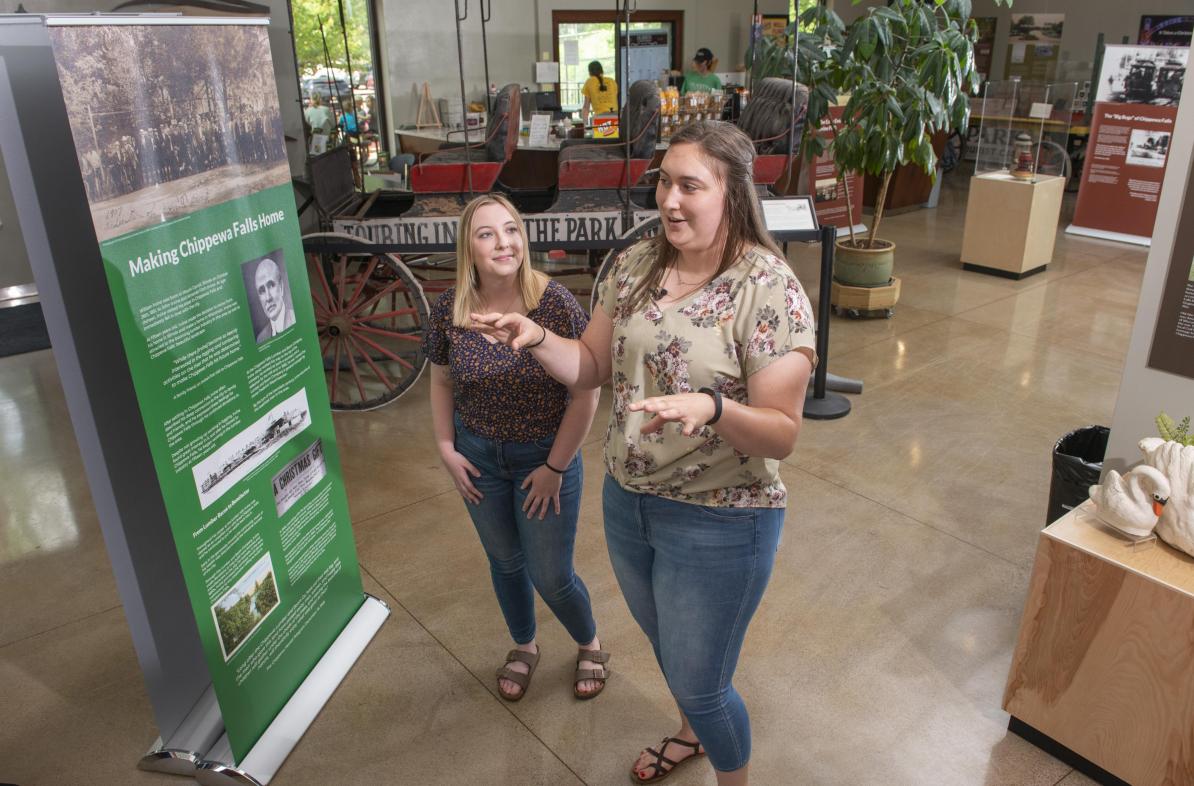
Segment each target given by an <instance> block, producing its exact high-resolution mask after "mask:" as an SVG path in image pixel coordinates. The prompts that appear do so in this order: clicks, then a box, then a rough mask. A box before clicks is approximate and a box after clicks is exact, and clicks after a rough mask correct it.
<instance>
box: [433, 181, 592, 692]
mask: <svg viewBox="0 0 1194 786" xmlns="http://www.w3.org/2000/svg"><path fill="white" fill-rule="evenodd" d="M526 247H527V240H526V230H525V229H524V227H523V223H522V219H521V217H520V216H519V215H518V212H517V211H516V210H515V209H514V206H513V205H511V204H510V203H509V201H507V200H506V199H505V198H504V197H502V196H501V195H498V194H491V195H486V196H481V197H478V198H477V199H474V200H473V201H472V202H470V203H469V204H468V206H467V207H466V208H465V209H464V214H463V215H462V216H461V217H460V230H459V233H458V236H457V244H456V248H457V263H456V286H454V287H452V288H451V289H448V290H447V291H445V292H444V293H443V294H442V295H441V296H440V297H439V299H438V300H436V302H435V305H434V306H433V308H432V310H431V324H430V326H429V329H428V331H427V336H426V339H425V344H426V350H427V356H428V358H429V359H430V360H431V363H432V366H431V417H432V420H433V421H434V424H435V440H436V446H437V447H438V448H439V454H440V459H441V460H442V461H443V464H444V468H445V469H447V470H448V474H450V475H451V476H452V482H453V483H454V484H455V485H456V490H457V491H459V492H460V495H461V496H462V497H464V499H465V500H466V501H467V502H469V503H470V504H469V505H468V506H467V508H468V512H469V516H470V517H471V518H472V520H473V524H474V526H475V527H476V529H477V534H478V535H479V536H480V538H481V544H482V546H484V548H485V553H486V555H487V556H488V557H489V571H490V575H491V577H492V579H493V588H494V592H495V593H496V594H497V599H498V605H499V606H500V607H501V610H502V614H503V616H504V617H505V619H506V625H507V627H508V628H509V630H510V636H511V638H513V640H514V649H512V650H510V652H509V653H508V654H507V655H506V662H505V665H504V666H502V667H501V668H499V669H498V675H497V676H498V693H500V694H501V696H502V698H504V699H507V700H509V701H518V700H519V699H521V698H522V697H523V694H524V693H525V692H526V689H527V686H528V685H529V684H530V679H531V675H532V674H533V673H534V670H535V666H536V665H538V662H539V647H538V644H536V642H535V597H534V592H533V591H532V590H534V591H538V593H539V595H540V597H542V598H543V600H544V602H545V603H547V605H548V607H549V608H550V609H551V610H552V612H553V613H554V614H555V615H556V618H557V619H559V621H560V623H561V624H562V625H563V626H564V628H565V629H566V630H567V631H568V633H569V634H570V635H571V636H572V638H573V639H574V640H575V641H576V643H577V646H578V651H577V660H576V675H575V683H574V687H573V691H574V693H575V695H576V696H577V698H581V699H590V698H593V697H594V696H596V695H597V694H598V693H600V692H601V691H602V690H603V689H604V687H605V680H606V677H607V676H608V672H607V670H606V667H605V663H606V662H607V661H608V660H609V654H608V653H606V652H604V651H602V650H601V644H600V642H599V641H598V639H597V626H596V623H595V622H594V621H593V609H592V604H591V603H590V601H589V593H588V590H587V589H586V588H585V585H584V582H582V581H581V580H580V577H579V576H577V575H576V573H575V571H574V570H573V567H572V553H573V548H574V545H575V542H576V521H577V517H578V515H579V512H580V496H581V483H582V474H583V471H582V467H581V459H580V453H579V448H580V444H581V442H582V441H583V440H584V438H585V436H586V435H587V434H588V432H589V426H590V425H592V422H593V414H594V413H595V412H596V409H597V398H598V395H599V392H598V391H597V390H593V389H592V388H591V387H590V388H588V389H580V388H577V389H571V388H569V387H566V386H564V385H562V384H560V383H559V382H557V381H555V380H554V379H552V378H551V377H549V376H548V375H547V372H545V371H544V370H543V367H542V366H541V365H539V362H538V361H537V360H535V358H534V357H533V356H532V355H531V353H530V352H528V351H526V350H525V349H512V348H510V347H508V346H506V345H505V344H503V343H501V342H499V341H497V340H496V339H494V338H491V337H489V336H485V335H482V334H481V333H478V332H477V331H475V330H472V329H470V328H469V324H470V319H469V314H470V313H475V312H478V311H501V312H511V311H513V312H517V313H521V314H525V315H527V316H528V317H530V318H531V319H533V320H535V321H536V322H537V323H538V324H541V325H545V326H546V327H547V329H549V330H551V331H552V332H553V333H555V334H557V335H561V336H568V337H571V338H577V337H579V336H580V335H581V333H583V332H584V329H585V326H586V325H588V318H587V317H586V316H585V313H584V311H583V310H582V309H581V307H580V304H579V303H577V302H576V298H574V297H573V296H572V293H571V292H569V291H568V290H567V289H565V288H564V287H563V286H561V285H560V284H558V283H556V282H552V281H550V280H549V279H548V278H547V276H545V275H543V274H542V273H540V272H537V271H535V270H533V269H532V268H531V266H530V263H529V261H528V260H527V256H526Z"/></svg>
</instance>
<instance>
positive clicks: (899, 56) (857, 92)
mask: <svg viewBox="0 0 1194 786" xmlns="http://www.w3.org/2000/svg"><path fill="white" fill-rule="evenodd" d="M995 1H996V3H998V4H1000V5H1008V6H1010V5H1011V3H1012V0H995ZM853 2H854V4H855V5H857V4H858V3H859V2H860V0H853ZM970 10H971V3H970V0H893V1H892V2H891V3H890V5H887V6H879V7H875V8H870V9H868V10H867V13H866V14H865V15H863V16H861V17H859V18H858V19H856V20H854V21H853V22H852V23H851V24H850V25H849V26H846V25H844V24H843V23H842V20H841V17H839V16H838V15H837V14H835V13H834V12H833V11H831V10H829V9H828V8H824V7H821V6H818V7H815V8H810V9H809V10H807V11H805V12H804V13H803V14H801V16H800V19H799V24H800V28H801V33H800V46H799V57H798V58H797V61H798V62H797V66H798V76H797V81H800V82H802V83H804V84H805V85H807V86H808V88H809V102H808V115H807V119H806V125H805V127H806V128H811V129H817V128H820V126H821V123H822V121H823V120H824V121H827V122H828V123H829V125H830V127H831V129H832V130H833V134H832V137H831V140H826V139H825V138H823V137H821V136H819V135H818V134H815V133H811V134H805V136H804V151H803V154H802V155H803V157H804V159H805V160H806V161H807V160H811V159H813V158H815V157H816V156H818V155H820V154H821V153H822V152H823V151H824V150H825V149H826V147H829V146H831V147H832V153H833V157H834V160H835V162H836V164H837V167H838V170H839V172H840V173H842V174H843V175H844V173H848V172H857V173H865V174H871V175H874V176H876V177H877V178H878V179H879V192H878V197H877V199H876V201H875V214H874V217H873V219H872V221H871V227H870V231H869V232H867V233H866V236H865V237H858V236H856V235H855V233H854V230H853V228H851V230H850V236H849V238H848V239H847V238H842V239H840V240H838V241H837V248H836V249H835V252H836V253H835V264H834V277H835V278H837V279H838V281H840V282H841V283H843V284H847V285H850V286H883V285H886V284H887V283H888V282H889V281H890V279H891V270H892V264H893V261H894V257H895V243H893V242H891V241H889V240H883V239H882V238H881V237H880V236H879V228H880V225H881V224H882V222H883V209H884V206H885V204H886V201H887V189H888V187H889V186H890V185H891V178H892V175H893V174H894V173H895V170H896V167H897V166H899V165H901V164H909V163H911V164H914V165H917V166H920V167H921V168H923V169H924V171H925V173H926V174H928V175H929V176H930V177H933V176H935V172H936V166H937V155H936V153H934V151H933V144H932V139H933V135H934V134H935V133H937V132H938V131H950V130H952V129H955V128H966V127H967V125H968V124H969V121H970V101H969V96H968V95H967V92H968V91H967V88H969V87H977V84H978V73H977V72H976V70H975V64H974V44H975V41H976V40H977V37H978V26H977V24H976V23H975V22H974V20H972V19H971V18H970ZM777 49H778V47H776V46H775V45H774V44H771V43H770V42H767V41H765V40H764V41H760V42H759V45H758V46H757V47H756V49H755V51H754V52H752V62H754V64H755V65H756V70H755V72H754V73H755V75H756V76H757V75H758V73H759V70H763V71H764V72H766V71H767V70H768V69H769V70H770V71H771V73H772V74H774V75H782V76H788V77H791V76H792V74H793V69H792V62H791V54H790V53H786V54H785V53H783V52H779V51H777ZM843 94H848V95H849V99H848V100H847V102H846V105H845V107H844V108H843V110H842V113H841V116H840V118H834V117H833V115H832V114H831V113H830V111H829V108H830V107H831V106H832V105H833V104H834V103H836V101H837V97H838V96H839V95H843ZM846 194H847V199H849V191H848V190H847V191H846ZM849 207H852V206H851V205H849V204H848V209H849Z"/></svg>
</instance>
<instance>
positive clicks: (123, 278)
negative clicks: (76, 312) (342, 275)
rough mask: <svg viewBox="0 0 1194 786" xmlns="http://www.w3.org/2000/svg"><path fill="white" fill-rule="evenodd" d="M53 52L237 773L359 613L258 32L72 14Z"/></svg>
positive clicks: (58, 31)
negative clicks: (235, 760)
mask: <svg viewBox="0 0 1194 786" xmlns="http://www.w3.org/2000/svg"><path fill="white" fill-rule="evenodd" d="M50 39H51V43H52V46H53V50H54V56H55V60H56V62H57V67H58V75H59V80H60V83H61V85H62V90H63V95H64V98H65V103H66V107H67V114H68V117H69V121H70V124H71V133H72V135H73V138H74V143H75V147H76V153H77V157H78V161H79V166H80V169H81V172H82V175H83V181H84V188H85V190H86V194H87V199H88V203H89V207H90V212H91V217H92V222H93V225H94V227H95V233H96V237H97V238H98V240H99V241H100V253H101V256H102V259H103V264H104V272H105V275H106V277H107V280H108V284H109V290H110V293H111V297H112V300H113V307H114V310H115V313H116V319H117V323H118V325H119V328H120V335H121V340H122V343H123V345H124V350H125V354H126V356H127V360H128V366H129V372H130V376H131V378H132V380H133V385H134V388H135V390H136V395H137V404H138V407H139V409H140V413H141V419H142V421H143V424H144V429H145V434H146V437H147V439H148V443H149V449H150V453H151V456H152V459H153V465H154V469H155V471H156V478H146V482H147V483H156V484H157V485H158V486H159V487H160V491H161V495H162V499H163V500H164V502H165V505H166V513H167V516H168V518H169V521H170V527H171V530H172V534H173V536H174V541H175V545H176V548H177V553H178V559H179V564H180V566H181V569H182V576H183V580H184V582H185V584H186V589H187V594H188V597H189V599H190V603H191V606H192V611H193V612H194V616H195V621H196V624H197V627H198V631H199V637H200V640H201V642H202V646H203V650H204V655H205V658H206V661H207V665H208V669H209V671H210V675H211V680H212V684H213V687H214V690H215V694H216V697H217V700H218V702H219V707H220V713H221V715H222V716H223V721H224V726H225V729H226V731H227V734H228V740H229V743H230V745H231V747H232V751H233V754H234V755H235V757H236V758H237V760H238V761H239V760H241V759H242V758H243V757H244V756H245V754H246V753H247V752H248V751H249V750H250V749H251V748H252V746H253V744H254V743H255V742H256V741H257V739H258V737H259V736H260V735H261V734H262V732H263V731H264V730H265V729H266V727H267V726H268V725H269V723H270V722H271V721H272V720H273V718H274V717H275V715H276V714H277V713H278V711H279V710H280V709H281V708H282V706H283V705H284V704H285V703H286V701H287V700H288V699H289V698H290V697H291V695H292V694H293V693H294V691H295V689H296V688H297V687H298V686H299V685H300V684H301V683H302V681H303V680H304V678H305V677H306V676H307V675H308V673H309V672H310V671H311V669H312V668H313V667H314V666H315V664H316V663H318V662H319V660H320V658H321V657H322V656H323V654H324V653H325V652H326V651H327V648H328V647H329V646H330V645H331V643H332V642H333V641H334V640H335V639H336V637H337V636H338V635H339V634H340V632H341V630H342V629H343V628H344V626H345V625H346V624H347V623H348V621H349V620H350V619H351V618H352V617H353V615H354V613H355V612H356V611H357V610H358V609H359V608H360V607H361V605H362V602H363V601H364V594H363V590H362V585H361V578H360V573H359V569H358V566H357V560H356V553H355V546H354V541H353V536H352V531H351V526H350V520H349V516H348V505H347V499H346V496H345V492H344V486H343V482H342V476H341V470H340V458H339V453H338V450H337V447H336V440H335V433H334V430H333V426H332V419H331V412H330V410H329V406H328V396H327V388H326V383H325V381H324V373H323V363H322V358H321V355H320V352H319V347H318V344H317V339H316V332H315V326H314V314H313V311H312V307H311V297H310V292H309V289H308V283H307V277H306V271H305V268H306V265H305V262H304V258H303V251H302V246H301V242H300V239H299V238H300V234H299V227H298V218H297V215H296V213H295V202H294V197H293V194H292V191H291V185H290V168H289V164H288V162H287V158H286V150H285V147H284V142H283V136H282V124H281V115H280V113H279V107H278V96H277V90H276V87H275V82H274V71H273V65H272V60H271V57H270V49H269V43H268V39H267V29H266V27H265V25H264V24H260V23H244V24H242V23H222V22H221V23H205V24H188V23H186V22H185V21H183V20H179V21H174V20H171V21H158V23H154V24H151V23H148V22H146V21H145V20H143V19H136V18H130V19H129V20H128V21H127V22H126V23H114V22H113V20H111V19H106V20H104V19H96V20H93V21H88V20H85V19H81V18H80V19H74V20H62V21H61V22H60V23H58V24H55V25H54V26H52V27H51V28H50ZM130 53H135V56H134V55H130Z"/></svg>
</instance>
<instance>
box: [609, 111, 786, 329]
mask: <svg viewBox="0 0 1194 786" xmlns="http://www.w3.org/2000/svg"><path fill="white" fill-rule="evenodd" d="M684 144H688V145H696V147H697V149H698V150H699V151H700V153H701V155H702V157H704V158H705V160H706V161H707V162H708V163H709V164H710V167H709V168H710V169H712V170H713V174H714V176H715V177H717V178H718V180H719V182H721V184H722V185H723V186H724V187H725V210H724V212H723V213H722V216H721V224H720V226H718V228H717V240H716V241H715V242H718V243H721V262H720V263H718V266H717V272H716V273H714V274H713V276H712V278H717V277H718V276H720V275H721V274H722V273H724V272H725V271H726V270H728V269H729V268H730V266H731V265H733V264H734V263H735V262H736V261H738V258H739V257H740V256H742V254H743V253H744V252H745V251H746V250H747V249H749V248H750V247H751V246H762V247H763V248H765V249H767V250H768V251H770V252H771V253H773V254H775V255H776V256H777V257H779V258H781V259H782V258H783V256H784V255H783V252H781V251H780V250H779V246H777V245H776V244H775V241H774V240H772V238H771V233H770V232H769V231H768V230H767V224H766V223H765V222H764V221H763V208H762V207H760V205H759V197H758V194H757V193H756V192H755V186H754V160H755V149H754V144H753V143H752V142H751V141H750V137H748V136H747V135H746V134H745V133H744V132H743V131H741V130H740V129H738V128H737V127H736V126H734V125H732V124H730V123H725V122H722V121H721V120H701V121H698V122H696V123H692V124H690V125H687V126H685V127H683V128H681V129H680V130H679V131H677V132H676V133H675V134H673V135H672V139H671V143H670V145H669V148H674V147H675V146H676V145H684ZM660 218H661V220H666V219H664V218H663V217H662V216H661V217H660ZM644 242H648V243H651V244H653V248H652V249H651V251H652V253H653V254H654V256H655V261H654V262H652V263H651V267H650V268H648V270H647V274H646V275H645V276H643V277H642V278H641V279H639V281H638V283H637V284H636V285H635V287H634V289H633V290H631V292H630V297H629V300H628V306H629V308H630V309H631V310H632V311H637V310H638V309H640V308H642V307H643V306H644V305H645V304H646V302H647V301H648V300H649V299H650V296H651V293H652V292H654V291H655V290H657V289H658V288H659V284H660V282H661V281H663V276H664V274H665V273H666V272H667V269H668V268H669V267H671V266H672V265H674V264H675V263H676V260H677V259H678V258H679V256H680V251H679V249H677V248H676V247H675V246H673V245H672V244H671V243H669V242H668V239H667V234H666V233H665V232H662V231H661V232H660V233H659V234H658V235H657V236H656V237H654V238H653V239H651V240H649V241H644ZM712 278H711V279H710V280H712Z"/></svg>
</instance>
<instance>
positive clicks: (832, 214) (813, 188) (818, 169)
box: [805, 106, 865, 229]
mask: <svg viewBox="0 0 1194 786" xmlns="http://www.w3.org/2000/svg"><path fill="white" fill-rule="evenodd" d="M844 111H845V107H841V106H831V107H829V115H830V117H832V118H833V121H834V122H839V121H840V120H841V117H842V113H843V112H844ZM818 135H819V136H820V137H822V138H823V139H826V140H832V139H833V136H834V133H833V123H831V122H830V118H829V117H824V118H822V119H821V129H820V131H819V132H818ZM805 171H807V172H808V182H807V184H806V185H807V187H808V190H809V193H810V194H812V195H813V208H814V209H815V210H816V213H817V221H818V223H820V224H821V225H825V224H829V225H831V226H835V227H838V228H839V229H846V228H848V227H851V226H853V227H856V228H858V227H862V184H863V180H862V176H861V175H859V174H858V173H856V172H852V173H850V174H848V175H846V176H845V177H842V176H841V171H840V170H839V169H838V166H837V163H836V162H835V161H834V160H833V148H829V149H827V150H826V151H825V152H824V153H823V154H822V155H820V156H817V158H816V159H814V160H813V162H812V164H811V165H810V166H809V167H808V168H807V169H806V170H805ZM847 195H848V196H849V202H847V199H846V197H847ZM851 208H852V209H853V210H851ZM863 228H865V227H863Z"/></svg>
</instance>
